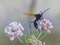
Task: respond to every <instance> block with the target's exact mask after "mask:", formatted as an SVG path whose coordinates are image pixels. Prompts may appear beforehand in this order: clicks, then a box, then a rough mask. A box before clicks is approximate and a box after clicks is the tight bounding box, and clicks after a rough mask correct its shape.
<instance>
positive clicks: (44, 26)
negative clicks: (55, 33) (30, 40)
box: [37, 19, 53, 33]
mask: <svg viewBox="0 0 60 45" xmlns="http://www.w3.org/2000/svg"><path fill="white" fill-rule="evenodd" d="M37 24H38V29H39V30H43V31H47V32H48V33H51V30H50V29H51V28H53V26H52V23H51V22H50V21H49V20H47V19H41V20H39V21H38V22H37Z"/></svg>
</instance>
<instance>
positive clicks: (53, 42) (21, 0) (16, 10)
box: [0, 0, 60, 45]
mask: <svg viewBox="0 0 60 45" xmlns="http://www.w3.org/2000/svg"><path fill="white" fill-rule="evenodd" d="M59 4H60V0H0V45H21V44H20V42H19V40H17V39H16V40H14V41H10V40H9V39H8V37H7V36H6V35H5V34H4V28H5V27H6V26H7V25H8V24H9V23H10V22H13V21H17V22H21V23H22V25H23V26H24V28H25V31H24V33H25V34H28V33H29V32H30V28H29V21H31V20H32V19H33V17H28V16H26V15H23V13H24V12H27V13H28V12H33V13H40V11H44V10H45V9H47V8H50V10H49V11H47V12H46V13H45V14H44V17H45V18H47V19H49V20H50V21H51V22H52V23H53V26H54V29H52V34H48V35H47V36H46V38H45V39H44V41H45V42H46V44H47V45H60V20H59V19H60V5H59ZM31 26H32V27H31V30H34V29H35V28H34V26H33V24H31Z"/></svg>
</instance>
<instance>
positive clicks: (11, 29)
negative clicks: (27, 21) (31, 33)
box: [4, 22, 24, 41]
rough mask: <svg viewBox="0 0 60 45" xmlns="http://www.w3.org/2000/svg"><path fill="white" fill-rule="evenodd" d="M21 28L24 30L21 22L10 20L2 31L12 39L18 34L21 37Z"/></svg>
mask: <svg viewBox="0 0 60 45" xmlns="http://www.w3.org/2000/svg"><path fill="white" fill-rule="evenodd" d="M23 30H24V28H23V26H22V25H21V23H17V22H12V23H10V24H9V25H8V26H7V27H6V28H5V31H4V32H5V33H6V34H7V36H8V37H9V38H10V40H11V41H12V40H14V39H15V38H17V37H18V36H20V37H22V36H23V32H22V31H23Z"/></svg>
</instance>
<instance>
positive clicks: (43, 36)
mask: <svg viewBox="0 0 60 45" xmlns="http://www.w3.org/2000/svg"><path fill="white" fill-rule="evenodd" d="M46 35H47V33H46V32H45V34H44V35H43V36H42V37H41V38H40V40H42V39H43V38H44V37H45V36H46Z"/></svg>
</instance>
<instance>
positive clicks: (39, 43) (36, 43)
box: [32, 39, 46, 45]
mask: <svg viewBox="0 0 60 45" xmlns="http://www.w3.org/2000/svg"><path fill="white" fill-rule="evenodd" d="M32 45H46V44H45V42H42V41H40V40H38V39H36V40H33V41H32Z"/></svg>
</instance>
